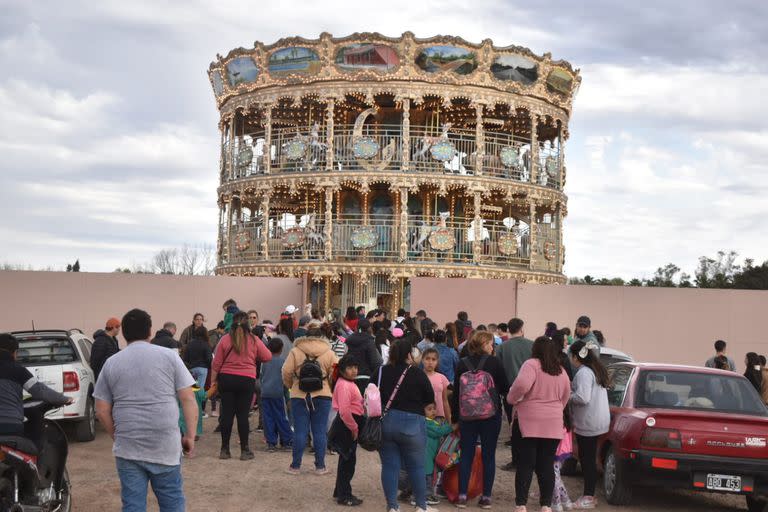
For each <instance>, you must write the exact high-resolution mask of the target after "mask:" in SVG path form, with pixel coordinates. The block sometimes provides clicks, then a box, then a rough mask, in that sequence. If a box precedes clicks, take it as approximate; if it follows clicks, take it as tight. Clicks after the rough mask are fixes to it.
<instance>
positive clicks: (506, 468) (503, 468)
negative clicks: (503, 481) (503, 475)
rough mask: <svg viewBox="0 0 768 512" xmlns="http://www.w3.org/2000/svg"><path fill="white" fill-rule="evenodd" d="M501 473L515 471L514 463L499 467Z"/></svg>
mask: <svg viewBox="0 0 768 512" xmlns="http://www.w3.org/2000/svg"><path fill="white" fill-rule="evenodd" d="M501 470H502V471H514V470H515V463H514V462H507V463H506V464H504V465H503V466H501Z"/></svg>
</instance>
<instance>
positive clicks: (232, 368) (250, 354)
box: [211, 334, 272, 382]
mask: <svg viewBox="0 0 768 512" xmlns="http://www.w3.org/2000/svg"><path fill="white" fill-rule="evenodd" d="M271 360H272V352H270V351H269V349H268V348H267V347H266V345H264V342H262V341H261V340H260V339H259V338H258V337H256V336H254V335H252V334H249V335H248V338H247V339H246V343H245V350H242V351H241V352H240V353H239V354H238V353H237V352H235V350H234V347H232V338H231V337H230V336H229V334H225V335H224V337H223V338H221V341H219V344H218V345H216V353H215V354H214V356H213V364H212V365H211V382H213V379H214V378H216V376H217V375H218V374H219V373H227V374H229V375H240V376H242V377H252V378H254V379H255V378H256V377H257V375H256V362H257V361H258V362H262V363H263V362H266V361H271Z"/></svg>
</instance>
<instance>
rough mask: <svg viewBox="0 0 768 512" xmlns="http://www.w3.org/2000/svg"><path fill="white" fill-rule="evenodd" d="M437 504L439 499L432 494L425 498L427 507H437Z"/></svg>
mask: <svg viewBox="0 0 768 512" xmlns="http://www.w3.org/2000/svg"><path fill="white" fill-rule="evenodd" d="M439 504H440V498H438V497H437V496H435V495H434V494H432V495H430V496H427V505H439Z"/></svg>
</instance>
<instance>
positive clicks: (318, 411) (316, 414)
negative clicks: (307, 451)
mask: <svg viewBox="0 0 768 512" xmlns="http://www.w3.org/2000/svg"><path fill="white" fill-rule="evenodd" d="M307 402H308V401H307V400H305V399H303V398H291V410H292V411H293V462H291V467H292V468H294V469H299V468H300V467H301V458H302V456H303V455H304V448H305V447H306V446H307V436H308V435H309V431H310V428H311V429H312V445H313V446H314V447H315V468H316V469H321V468H324V467H325V450H326V448H327V447H328V414H330V412H331V399H330V398H313V399H311V401H310V403H311V404H312V407H311V408H310V407H308V406H307Z"/></svg>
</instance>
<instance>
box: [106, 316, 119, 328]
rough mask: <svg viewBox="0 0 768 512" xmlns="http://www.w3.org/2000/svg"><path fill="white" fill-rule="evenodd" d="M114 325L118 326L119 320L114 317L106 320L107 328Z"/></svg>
mask: <svg viewBox="0 0 768 512" xmlns="http://www.w3.org/2000/svg"><path fill="white" fill-rule="evenodd" d="M115 327H120V320H118V319H117V318H115V317H112V318H110V319H109V320H107V329H114V328H115Z"/></svg>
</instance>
